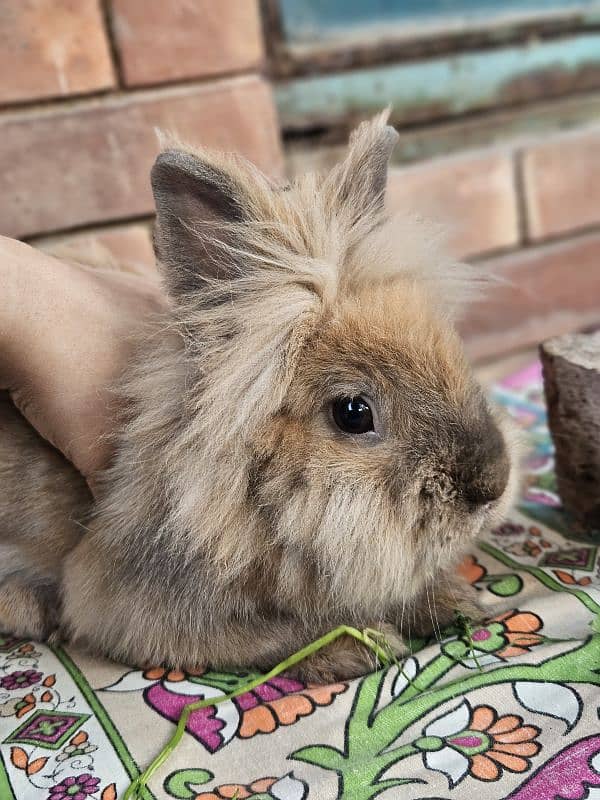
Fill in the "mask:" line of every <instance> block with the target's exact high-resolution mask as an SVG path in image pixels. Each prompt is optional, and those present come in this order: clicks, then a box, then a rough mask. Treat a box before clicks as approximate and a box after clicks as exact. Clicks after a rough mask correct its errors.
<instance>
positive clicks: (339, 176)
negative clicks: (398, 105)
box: [328, 110, 398, 214]
mask: <svg viewBox="0 0 600 800" xmlns="http://www.w3.org/2000/svg"><path fill="white" fill-rule="evenodd" d="M388 116H389V110H386V111H384V112H382V113H381V114H378V115H377V116H376V117H373V119H370V120H367V121H366V122H363V123H362V124H361V125H359V126H358V128H356V130H354V131H353V132H352V134H351V135H350V144H349V147H348V154H347V156H346V158H345V159H344V161H342V163H341V164H339V165H338V166H337V167H335V168H334V169H333V170H332V172H331V173H330V175H329V177H328V181H329V182H331V185H332V188H333V189H334V190H335V192H336V195H337V197H338V199H339V201H340V202H341V203H343V204H351V205H352V206H353V207H354V208H355V210H356V212H357V213H358V214H363V213H365V212H369V211H377V210H379V209H380V208H382V206H383V202H384V198H385V188H386V184H387V173H388V162H389V159H390V156H391V154H392V150H393V149H394V145H395V144H396V142H397V141H398V134H397V133H396V131H395V130H394V128H392V126H391V125H388V124H387V120H388Z"/></svg>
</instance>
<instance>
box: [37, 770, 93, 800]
mask: <svg viewBox="0 0 600 800" xmlns="http://www.w3.org/2000/svg"><path fill="white" fill-rule="evenodd" d="M99 783H100V778H94V777H92V776H91V775H90V774H89V772H85V773H84V774H83V775H79V776H77V777H76V776H75V775H70V776H69V777H68V778H65V779H64V780H63V781H61V782H60V783H57V784H56V786H53V787H52V789H50V794H49V795H48V800H86V797H91V795H93V794H94V792H97V791H98V784H99Z"/></svg>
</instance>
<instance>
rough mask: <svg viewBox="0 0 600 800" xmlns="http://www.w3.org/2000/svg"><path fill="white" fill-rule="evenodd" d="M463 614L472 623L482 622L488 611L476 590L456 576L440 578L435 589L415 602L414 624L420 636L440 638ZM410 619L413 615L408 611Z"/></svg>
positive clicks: (431, 589)
mask: <svg viewBox="0 0 600 800" xmlns="http://www.w3.org/2000/svg"><path fill="white" fill-rule="evenodd" d="M457 613H458V614H460V615H462V616H463V617H466V618H467V619H468V620H470V621H472V622H478V621H479V620H482V619H483V618H484V617H485V615H486V612H485V610H484V608H483V606H482V605H481V604H480V601H479V596H478V592H477V589H475V587H474V586H471V584H470V583H467V582H466V581H465V580H464V578H462V577H460V576H457V575H449V574H445V575H441V576H440V577H439V578H438V580H437V581H436V583H435V586H434V587H433V588H430V589H429V591H428V592H425V593H423V594H422V595H420V596H419V597H418V598H417V599H416V601H415V611H414V616H413V618H414V620H415V621H416V624H415V625H414V629H415V632H416V633H417V634H418V635H419V636H423V635H427V636H428V635H430V634H432V633H433V634H434V635H435V636H436V637H438V636H440V635H441V633H442V631H443V630H444V628H448V627H449V626H450V625H452V624H453V623H454V622H455V620H456V615H457ZM406 616H407V619H408V618H410V615H409V614H408V612H407V615H406Z"/></svg>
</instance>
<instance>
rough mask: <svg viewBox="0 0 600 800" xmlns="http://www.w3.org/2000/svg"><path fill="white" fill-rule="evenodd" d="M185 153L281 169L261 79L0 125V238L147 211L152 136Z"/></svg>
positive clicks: (24, 116)
mask: <svg viewBox="0 0 600 800" xmlns="http://www.w3.org/2000/svg"><path fill="white" fill-rule="evenodd" d="M156 126H158V127H161V128H163V129H166V130H171V131H174V132H175V133H177V134H178V135H179V136H180V137H181V138H182V139H183V140H187V141H189V142H191V143H192V144H202V145H207V146H209V147H214V148H217V149H222V150H235V151H239V152H241V153H243V154H244V155H246V156H247V157H248V158H250V159H251V160H253V161H255V162H256V163H257V164H258V165H259V166H260V167H262V168H263V169H265V170H266V171H267V172H269V173H271V174H278V173H279V172H280V171H281V169H282V158H281V150H280V142H279V129H278V126H277V119H276V115H275V111H274V108H273V102H272V96H271V89H270V87H269V85H268V84H267V83H266V82H265V81H263V80H262V79H260V78H258V77H255V76H250V77H239V78H232V79H230V80H224V81H219V82H215V83H212V84H206V85H202V86H188V87H181V88H177V89H169V90H165V91H152V92H137V93H135V94H134V95H125V96H121V97H114V98H107V99H104V100H103V101H101V102H100V101H89V102H84V103H80V104H77V105H74V106H71V107H69V108H63V109H50V110H48V111H45V112H44V113H43V114H42V113H40V112H36V113H33V112H27V113H23V112H21V113H12V114H6V115H4V116H3V117H0V142H1V143H2V146H1V147H0V174H1V175H2V188H3V191H2V193H1V194H0V225H1V229H0V233H3V234H5V235H8V236H14V237H19V236H21V237H22V236H27V235H33V234H40V233H47V232H50V231H53V230H61V229H66V228H72V227H75V226H82V225H89V224H93V223H97V222H102V221H112V220H118V219H121V218H126V217H134V216H140V215H143V214H150V213H152V212H153V210H154V206H153V202H152V195H151V191H150V183H149V170H150V167H151V165H152V162H153V160H154V158H155V156H156V153H157V152H158V145H157V140H156V135H155V127H156Z"/></svg>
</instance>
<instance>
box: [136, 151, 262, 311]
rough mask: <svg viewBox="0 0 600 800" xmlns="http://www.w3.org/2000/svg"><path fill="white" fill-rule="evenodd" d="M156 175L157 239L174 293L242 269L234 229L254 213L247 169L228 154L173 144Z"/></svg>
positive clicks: (161, 158) (163, 155) (155, 168)
mask: <svg viewBox="0 0 600 800" xmlns="http://www.w3.org/2000/svg"><path fill="white" fill-rule="evenodd" d="M236 173H239V174H236ZM151 179H152V190H153V192H154V199H155V202H156V227H155V230H154V245H155V249H156V253H157V256H158V258H159V260H160V261H161V264H162V265H163V269H164V273H165V278H166V281H167V286H168V288H169V290H170V291H171V293H172V294H173V295H174V296H177V295H179V294H184V293H188V292H192V291H196V290H198V289H199V288H201V286H202V284H203V282H204V281H206V280H207V279H208V280H214V279H217V280H218V279H222V278H231V277H232V276H233V275H234V273H235V271H236V269H238V265H237V263H236V257H235V241H234V240H235V236H234V234H233V231H234V230H235V225H236V224H237V223H243V222H244V221H246V220H247V219H248V218H249V215H250V213H249V208H250V205H251V201H250V196H249V191H248V188H247V186H246V185H245V183H246V182H245V180H244V175H243V171H242V170H241V169H238V170H236V167H235V164H234V162H231V163H229V162H228V161H227V159H226V158H225V157H223V156H219V155H215V156H214V157H213V156H210V155H206V156H203V155H195V154H194V153H191V152H187V151H185V150H176V149H169V150H165V151H164V152H162V153H161V154H160V155H159V156H158V158H157V159H156V161H155V163H154V166H153V168H152V175H151Z"/></svg>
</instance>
